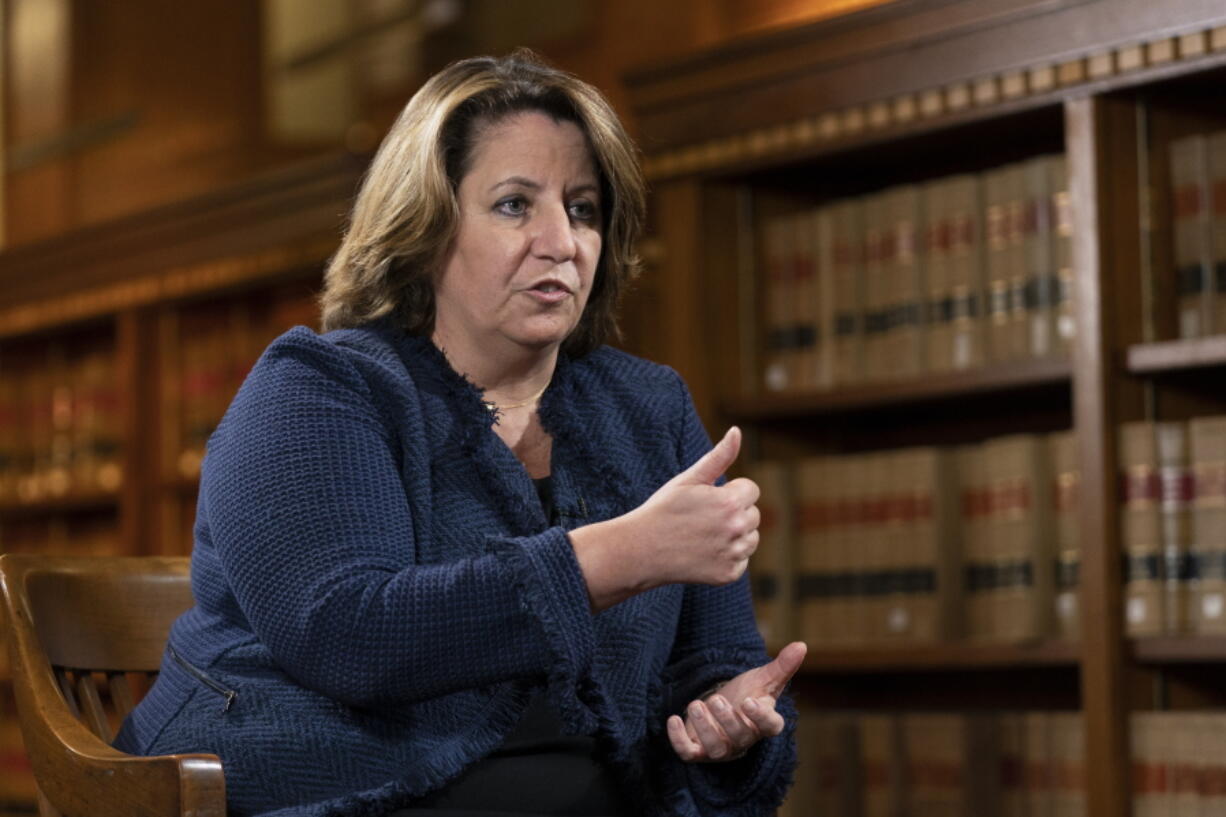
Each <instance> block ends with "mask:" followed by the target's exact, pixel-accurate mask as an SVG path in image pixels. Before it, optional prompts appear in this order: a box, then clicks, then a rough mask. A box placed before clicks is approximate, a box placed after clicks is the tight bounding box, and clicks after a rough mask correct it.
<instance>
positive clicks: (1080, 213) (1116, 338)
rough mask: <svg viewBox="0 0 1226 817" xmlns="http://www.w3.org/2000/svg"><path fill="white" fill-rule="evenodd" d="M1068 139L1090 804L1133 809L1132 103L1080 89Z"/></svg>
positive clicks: (1113, 811) (1135, 296) (1115, 812)
mask: <svg viewBox="0 0 1226 817" xmlns="http://www.w3.org/2000/svg"><path fill="white" fill-rule="evenodd" d="M1065 125H1066V134H1065V137H1066V148H1067V152H1068V164H1069V181H1070V192H1071V195H1072V209H1073V213H1074V223H1073V228H1074V238H1073V263H1074V269H1075V281H1076V284H1075V287H1074V293H1073V297H1074V300H1075V303H1074V309H1075V310H1076V317H1077V339H1076V343H1075V345H1074V348H1073V363H1074V365H1073V370H1074V378H1073V419H1074V424H1075V427H1076V430H1077V439H1078V445H1079V451H1078V453H1079V457H1080V465H1081V473H1082V486H1081V505H1082V513H1081V547H1082V557H1081V559H1082V561H1081V605H1082V616H1081V617H1082V656H1081V705H1082V711H1083V712H1084V715H1085V729H1086V734H1085V739H1086V786H1087V792H1086V793H1087V807H1088V809H1087V813H1088V814H1089V815H1091V817H1128V815H1130V814H1131V809H1132V789H1131V785H1130V781H1129V770H1130V756H1129V737H1128V699H1127V684H1126V678H1125V674H1126V669H1127V667H1126V661H1127V652H1126V645H1125V641H1124V637H1123V611H1122V600H1121V596H1122V593H1121V582H1122V577H1121V566H1120V541H1119V512H1118V508H1119V497H1118V495H1117V494H1118V491H1117V485H1118V479H1117V473H1118V465H1117V456H1116V429H1117V427H1118V424H1119V422H1120V421H1121V420H1129V419H1136V417H1135V416H1133V415H1134V414H1135V413H1136V412H1137V411H1138V410H1139V409H1138V406H1139V399H1138V395H1139V390H1138V389H1137V388H1136V386H1135V384H1133V383H1131V381H1130V380H1129V379H1128V377H1127V376H1126V374H1125V373H1124V372H1123V371H1122V354H1121V352H1122V349H1123V347H1124V345H1125V344H1127V343H1128V342H1130V340H1133V338H1132V337H1131V335H1132V334H1134V333H1136V332H1139V331H1140V321H1139V320H1138V315H1139V309H1140V285H1139V273H1138V270H1139V265H1138V263H1137V257H1138V252H1137V248H1136V236H1137V231H1138V229H1139V227H1138V222H1137V207H1136V201H1137V186H1136V163H1137V153H1136V123H1135V113H1134V105H1133V104H1132V103H1131V102H1130V101H1127V100H1123V99H1117V98H1110V97H1087V98H1080V99H1074V100H1070V101H1069V102H1067V103H1066V108H1065Z"/></svg>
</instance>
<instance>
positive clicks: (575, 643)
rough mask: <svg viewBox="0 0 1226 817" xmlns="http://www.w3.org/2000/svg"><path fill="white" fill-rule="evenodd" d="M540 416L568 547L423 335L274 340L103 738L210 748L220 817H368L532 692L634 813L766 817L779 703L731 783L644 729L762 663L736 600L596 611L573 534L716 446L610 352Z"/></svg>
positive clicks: (554, 394) (237, 403) (643, 373)
mask: <svg viewBox="0 0 1226 817" xmlns="http://www.w3.org/2000/svg"><path fill="white" fill-rule="evenodd" d="M540 417H541V422H542V424H543V425H544V427H545V428H546V430H548V431H549V432H550V433H551V434H552V436H553V441H554V442H553V461H552V473H553V479H554V488H555V493H556V497H555V500H556V505H557V508H558V509H559V512H560V514H561V518H562V519H563V520H564V522H565V524H564V525H563V526H561V527H549V525H548V523H547V521H546V520H545V518H544V515H543V513H542V510H541V507H540V503H539V501H538V500H537V497H536V493H535V490H534V487H533V484H532V482H531V480H530V479H529V477H528V474H527V472H526V471H525V470H524V468H523V467H522V466H521V465H520V463H519V462H518V461H517V460H516V459H515V456H514V454H513V453H512V452H511V451H510V449H508V448H507V447H506V445H505V444H503V443H502V441H501V440H500V439H499V438H498V436H497V435H496V434H495V433H494V432H493V430H492V423H493V418H492V417H491V415H490V413H489V412H488V411H487V410H486V409H485V407H484V406H483V405H482V403H481V393H480V391H479V390H478V389H477V388H476V387H475V386H474V385H472V384H471V383H470V382H469V381H468V380H467V379H465V378H464V377H463V376H461V375H460V374H457V373H456V372H455V371H453V370H452V369H451V367H450V366H449V365H448V363H447V360H446V358H445V357H444V356H443V354H442V353H441V352H439V351H438V350H437V349H436V348H435V347H434V345H433V344H432V343H431V342H430V341H429V340H428V339H424V338H417V337H412V336H409V335H407V334H405V333H404V332H403V331H399V330H396V329H394V328H392V327H391V325H390V324H388V323H379V324H375V325H372V326H371V327H368V328H363V329H353V330H342V331H338V332H332V333H329V334H327V335H323V336H318V335H316V334H314V333H313V332H311V331H309V330H307V329H304V328H301V327H299V328H296V329H293V330H291V331H289V332H287V333H286V334H284V335H282V336H281V337H280V338H279V339H278V340H276V341H274V342H273V344H272V345H271V346H269V348H268V349H267V350H266V351H265V353H264V355H263V356H262V357H261V358H260V361H259V362H258V363H257V364H256V366H255V368H254V370H253V371H252V373H251V375H250V376H249V377H248V379H247V381H246V383H245V384H244V385H243V387H242V389H241V390H240V391H239V393H238V396H237V397H236V398H235V400H234V402H233V403H232V405H231V406H230V409H229V411H228V412H227V414H226V416H225V419H224V420H223V421H222V422H221V424H220V426H219V427H218V429H217V431H216V432H215V433H214V435H213V436H212V438H211V439H210V441H209V449H208V455H207V457H206V458H205V462H204V469H203V474H202V478H201V484H200V499H199V510H198V516H197V521H196V528H195V548H194V551H193V555H192V589H193V591H194V594H195V599H196V606H195V607H193V608H192V609H191V610H190V611H188V612H187V613H185V614H184V615H183V616H182V617H181V618H180V619H179V620H178V621H177V622H176V624H175V626H174V629H173V631H172V633H171V637H170V643H169V646H168V649H167V654H166V658H165V659H164V661H163V665H162V672H161V675H160V676H159V678H158V681H157V683H156V684H155V685H154V687H153V689H152V690H151V691H150V692H149V694H148V695H147V696H146V698H145V699H144V701H142V703H141V704H140V706H138V707H137V709H136V710H135V711H134V712H133V714H132V715H131V716H130V717H129V719H128V720H127V722H126V723H125V724H124V728H123V730H122V731H121V733H120V735H119V737H118V738H117V740H116V746H118V747H119V748H121V749H123V750H125V751H129V752H133V753H138V754H162V753H171V752H210V753H214V754H217V755H219V756H220V757H221V758H222V761H223V764H224V767H225V773H226V788H227V796H228V798H229V808H230V810H231V813H232V814H233V815H234V816H235V817H245V815H257V814H259V815H276V817H308V816H309V817H322V815H385V814H386V813H388V812H389V811H391V810H393V809H395V808H397V807H401V806H404V805H408V804H411V803H412V801H413V799H414V798H415V797H419V796H421V795H423V794H425V793H427V792H429V791H431V790H433V789H436V788H438V787H440V786H442V785H444V784H445V783H447V782H448V781H449V780H452V779H453V778H455V777H456V776H457V775H458V774H459V773H460V772H461V771H462V770H463V769H464V768H465V767H466V766H467V765H468V764H470V763H472V762H473V761H474V760H476V759H478V758H480V757H482V756H483V755H484V754H486V753H488V752H489V751H491V750H492V749H494V748H495V747H496V746H497V745H498V744H499V743H500V742H501V741H502V739H503V738H504V737H505V736H506V735H507V734H508V733H509V732H510V731H511V730H512V728H513V727H514V726H515V724H516V722H517V720H518V718H519V716H520V715H521V713H522V712H523V710H524V707H525V705H526V703H527V701H528V700H529V698H530V697H531V696H532V694H533V692H534V690H535V689H537V688H539V687H541V686H545V687H546V689H547V695H548V698H549V700H550V701H551V703H552V704H553V706H554V707H555V708H556V709H557V711H558V712H559V714H560V715H561V717H562V720H563V722H564V723H565V724H566V726H567V728H568V729H569V730H571V731H572V733H574V734H585V735H594V736H595V738H596V742H597V746H598V749H599V751H600V752H601V754H602V756H603V757H604V759H605V761H606V762H607V763H608V764H609V766H610V768H612V769H613V770H614V772H615V773H616V774H617V775H618V776H619V779H620V780H621V781H623V782H624V784H625V790H626V792H627V793H628V794H629V795H630V796H632V797H636V798H640V799H641V802H640V803H639V804H638V805H639V810H640V812H641V813H643V814H649V815H654V814H658V815H666V814H667V815H684V816H685V817H699V815H702V817H707V815H734V816H735V817H749V816H750V815H760V814H766V813H768V812H770V810H771V809H772V808H773V807H774V806H775V805H776V804H777V803H778V802H779V800H780V799H781V798H782V795H783V793H784V791H785V790H786V787H787V784H788V782H789V780H790V777H791V773H792V768H793V766H794V763H795V749H794V743H793V735H792V732H793V728H794V724H795V713H794V710H793V708H792V706H791V704H790V702H788V701H786V700H785V701H784V702H783V704H782V707H783V711H784V712H785V715H786V717H787V719H788V724H789V726H788V729H787V730H786V732H785V733H784V734H783V735H781V736H779V737H777V738H772V739H769V740H766V741H763V742H762V743H760V744H758V746H756V747H755V748H754V749H753V750H752V751H751V752H750V753H749V755H747V756H746V757H745V758H744V759H741V760H738V761H734V762H732V763H725V764H697V765H690V764H684V763H682V762H681V761H680V760H678V759H677V758H676V757H675V755H674V754H673V752H672V750H671V748H670V747H669V745H668V739H667V736H666V734H665V732H664V723H665V719H666V718H667V716H668V715H669V714H671V713H679V712H681V711H682V710H683V707H684V706H685V704H686V703H687V702H688V701H689V700H691V699H692V698H694V697H696V696H698V695H700V694H702V693H703V692H704V691H705V690H707V689H709V688H710V687H711V686H712V685H713V684H715V683H716V682H717V681H719V680H721V679H725V678H729V677H731V676H733V675H735V674H737V673H739V672H741V671H743V670H745V669H748V668H750V667H753V666H757V665H759V664H761V663H763V662H764V661H765V660H766V655H765V653H764V650H763V646H762V643H761V640H760V638H759V637H758V634H757V632H756V631H755V629H754V626H753V617H752V612H751V607H750V599H749V592H748V589H747V584H746V582H745V581H744V580H741V581H739V582H737V583H734V584H732V585H728V586H725V587H720V588H714V587H705V586H697V585H693V586H690V585H671V586H665V587H660V588H657V589H655V590H652V591H650V592H647V593H643V594H640V595H638V596H635V597H633V598H631V599H629V600H627V601H625V602H623V603H621V604H618V605H616V606H615V607H612V608H610V609H608V610H605V611H603V612H601V613H599V614H595V615H593V614H592V613H591V612H590V608H589V602H588V596H587V591H586V588H585V585H584V582H583V579H582V575H581V574H580V572H579V568H578V563H577V562H576V560H575V556H574V551H573V549H572V547H571V544H570V541H569V539H568V537H567V533H566V531H567V530H569V529H572V528H575V527H578V526H581V525H585V524H588V523H591V522H596V521H599V520H603V519H608V518H611V517H613V516H617V515H620V514H622V513H625V512H627V511H629V510H631V509H633V508H634V507H636V506H638V505H639V504H641V503H642V502H643V501H644V500H645V499H647V497H649V496H650V495H651V494H652V493H653V492H654V491H655V490H656V488H658V487H659V486H660V485H661V484H663V483H664V482H665V481H667V480H668V479H670V478H671V477H672V476H673V475H674V474H676V473H677V472H678V471H680V470H682V469H683V468H685V467H687V466H688V465H690V464H691V463H692V462H694V461H695V460H696V459H698V458H699V457H700V456H701V455H702V454H703V453H705V452H706V451H707V450H708V449H709V447H710V441H709V438H708V437H707V435H706V433H705V431H704V430H703V428H702V426H701V424H700V423H699V420H698V417H697V415H696V413H695V411H694V408H693V405H692V402H691V400H690V397H689V393H688V391H687V390H686V388H685V385H684V384H683V383H682V381H681V379H680V378H679V377H678V376H677V375H676V373H675V372H673V371H672V370H670V369H668V368H665V367H662V366H658V365H655V364H651V363H647V362H646V361H642V360H639V359H636V358H634V357H631V356H629V355H626V354H624V353H621V352H618V351H615V350H612V349H608V348H602V349H599V350H597V351H595V352H593V353H592V354H590V355H587V356H585V357H583V358H580V359H576V360H568V359H566V358H565V356H561V358H560V359H559V362H558V367H557V371H556V373H555V376H554V380H553V382H552V383H551V385H550V387H549V389H548V391H546V393H545V395H544V397H543V398H542V402H541V406H540Z"/></svg>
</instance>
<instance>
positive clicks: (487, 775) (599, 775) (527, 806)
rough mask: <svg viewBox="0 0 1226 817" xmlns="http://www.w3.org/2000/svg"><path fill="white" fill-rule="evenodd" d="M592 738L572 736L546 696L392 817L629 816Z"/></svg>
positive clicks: (539, 695) (535, 700)
mask: <svg viewBox="0 0 1226 817" xmlns="http://www.w3.org/2000/svg"><path fill="white" fill-rule="evenodd" d="M630 813H631V812H630V811H629V810H628V808H627V807H626V803H625V802H624V798H623V797H622V795H621V794H620V792H619V791H618V787H617V783H616V781H615V780H614V779H613V776H612V775H611V774H610V773H609V771H608V770H607V769H606V768H605V767H604V765H603V764H602V763H601V762H600V761H599V759H598V758H597V757H596V742H595V740H593V739H592V738H590V737H586V736H575V735H566V734H564V732H563V725H562V722H561V719H560V718H559V717H558V716H557V714H555V713H554V711H553V708H552V707H550V706H549V704H548V702H547V701H546V700H545V698H544V695H543V694H538V695H537V696H536V698H534V699H533V701H532V702H531V703H530V704H529V705H528V708H527V710H526V711H525V712H524V718H523V720H522V721H521V722H520V724H519V726H518V727H516V729H515V731H514V732H513V733H512V734H511V735H509V736H508V737H507V739H506V741H504V742H503V744H502V745H501V746H500V747H499V748H498V749H496V750H494V751H493V752H492V753H490V754H489V755H488V756H486V757H484V758H482V759H481V760H479V761H477V762H476V763H474V764H473V765H472V766H470V767H468V768H467V769H465V770H464V772H463V773H462V774H461V775H460V776H459V777H458V778H456V779H455V780H453V781H452V782H451V783H449V784H448V785H447V786H445V787H443V788H442V789H440V790H438V791H436V792H432V793H430V794H428V795H427V796H426V797H424V798H422V799H421V800H419V801H417V802H416V803H414V804H413V805H412V806H410V807H409V808H406V809H401V810H399V811H396V812H394V813H393V814H392V815H391V816H390V817H622V815H627V814H630Z"/></svg>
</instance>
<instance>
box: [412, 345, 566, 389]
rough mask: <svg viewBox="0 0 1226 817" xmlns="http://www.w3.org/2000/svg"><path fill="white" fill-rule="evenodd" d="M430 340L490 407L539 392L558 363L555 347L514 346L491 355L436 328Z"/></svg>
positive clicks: (491, 352)
mask: <svg viewBox="0 0 1226 817" xmlns="http://www.w3.org/2000/svg"><path fill="white" fill-rule="evenodd" d="M430 339H431V340H432V341H433V342H434V345H435V346H437V347H438V348H439V349H441V350H442V351H443V353H444V355H446V357H447V362H448V363H450V364H451V367H452V368H453V369H455V370H456V371H457V372H460V373H461V374H463V375H464V376H465V377H467V378H468V379H469V380H471V381H472V382H473V383H475V384H476V385H477V386H478V387H479V388H480V389H482V390H483V391H484V393H485V395H484V397H485V400H486V401H488V402H491V403H494V404H507V405H509V404H512V403H519V402H522V401H525V400H529V399H530V398H532V397H533V396H534V395H537V394H539V393H540V392H543V391H544V390H545V388H546V387H547V386H548V385H549V381H550V380H551V379H553V372H554V369H555V367H556V366H557V362H558V345H557V344H552V345H550V346H548V347H545V348H543V349H533V348H528V347H522V346H516V347H514V348H511V349H500V350H498V351H497V352H495V351H492V350H490V349H485V348H478V347H477V346H476V345H475V344H471V343H465V342H463V341H462V340H461V339H459V338H456V337H453V336H449V335H447V334H446V333H444V332H440V331H439V330H438V329H437V328H436V329H435V331H434V334H433V335H432V336H431V338H430Z"/></svg>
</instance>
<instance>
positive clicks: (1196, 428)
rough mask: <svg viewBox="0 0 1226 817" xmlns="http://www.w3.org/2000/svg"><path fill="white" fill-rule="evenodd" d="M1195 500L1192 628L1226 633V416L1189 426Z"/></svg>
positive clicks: (1200, 419) (1193, 513)
mask: <svg viewBox="0 0 1226 817" xmlns="http://www.w3.org/2000/svg"><path fill="white" fill-rule="evenodd" d="M1188 430H1189V436H1190V438H1191V444H1192V470H1193V483H1194V485H1195V489H1194V493H1195V498H1194V500H1193V505H1192V543H1191V548H1190V550H1191V559H1190V562H1191V566H1190V572H1191V575H1192V577H1193V578H1192V582H1191V589H1192V593H1191V596H1192V605H1191V607H1192V610H1191V613H1192V616H1191V617H1192V625H1193V629H1194V630H1195V631H1196V632H1198V633H1223V632H1226V417H1198V418H1195V419H1193V420H1192V421H1191V423H1190V424H1189V429H1188Z"/></svg>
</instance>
